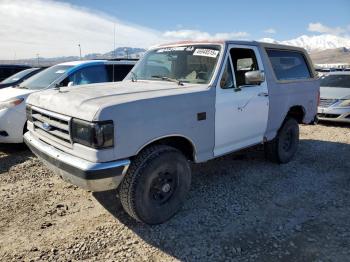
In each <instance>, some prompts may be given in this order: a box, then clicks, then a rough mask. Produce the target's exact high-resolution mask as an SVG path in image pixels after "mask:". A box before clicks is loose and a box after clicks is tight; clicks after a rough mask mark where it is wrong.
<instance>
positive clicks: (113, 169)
mask: <svg viewBox="0 0 350 262" xmlns="http://www.w3.org/2000/svg"><path fill="white" fill-rule="evenodd" d="M24 142H25V143H26V144H27V145H28V147H29V148H30V150H31V151H32V152H33V153H34V154H35V155H36V156H37V157H38V158H39V159H40V160H41V161H42V162H43V163H44V164H45V165H46V166H47V167H49V169H51V170H52V171H54V172H55V173H56V174H58V175H59V176H61V177H62V178H63V179H64V180H65V181H67V182H69V183H71V184H74V185H76V186H78V187H81V188H83V189H86V190H89V191H95V192H98V191H106V190H111V189H115V188H117V187H118V186H119V184H120V183H121V181H122V180H123V178H124V176H125V174H126V171H127V170H128V167H129V165H130V160H128V159H126V160H118V161H113V162H106V163H93V162H90V161H87V160H84V159H81V158H78V157H75V156H72V155H69V154H67V153H65V152H63V151H61V150H58V149H57V148H55V147H53V146H50V145H48V144H46V143H44V142H42V141H40V140H39V139H37V138H35V137H34V136H33V135H32V134H31V133H30V132H27V133H26V134H25V135H24Z"/></svg>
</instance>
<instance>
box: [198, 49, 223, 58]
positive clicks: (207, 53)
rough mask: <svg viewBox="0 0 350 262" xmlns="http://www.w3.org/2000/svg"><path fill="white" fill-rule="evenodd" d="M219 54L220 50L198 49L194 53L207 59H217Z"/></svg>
mask: <svg viewBox="0 0 350 262" xmlns="http://www.w3.org/2000/svg"><path fill="white" fill-rule="evenodd" d="M218 54H219V51H218V50H213V49H200V48H198V49H196V51H194V53H193V55H196V56H207V57H213V58H215V57H217V56H218Z"/></svg>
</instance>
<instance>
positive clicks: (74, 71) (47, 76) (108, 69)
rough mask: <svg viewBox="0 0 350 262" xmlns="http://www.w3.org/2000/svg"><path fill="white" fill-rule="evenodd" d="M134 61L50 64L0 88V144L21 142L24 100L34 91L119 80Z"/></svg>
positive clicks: (23, 126)
mask: <svg viewBox="0 0 350 262" xmlns="http://www.w3.org/2000/svg"><path fill="white" fill-rule="evenodd" d="M135 63H136V61H128V60H118V61H107V60H92V61H75V62H67V63H62V64H58V65H55V66H52V67H49V68H47V69H45V70H43V71H41V72H40V73H38V74H36V75H34V76H32V77H31V78H29V79H27V80H26V81H24V82H22V83H21V84H20V85H18V86H16V87H13V88H12V87H7V88H3V89H1V90H0V143H22V142H23V133H24V132H25V130H26V120H27V119H26V113H25V100H26V99H27V97H28V96H29V95H30V94H32V93H35V92H38V91H41V90H44V89H50V88H60V87H63V86H69V87H72V86H78V85H86V84H92V83H102V82H113V81H120V80H122V79H123V78H124V77H125V76H126V75H127V74H128V73H129V71H130V70H131V69H132V67H133V66H134V64H135Z"/></svg>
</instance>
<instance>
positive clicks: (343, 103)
mask: <svg viewBox="0 0 350 262" xmlns="http://www.w3.org/2000/svg"><path fill="white" fill-rule="evenodd" d="M339 106H341V107H347V106H350V99H348V100H343V101H342V102H341V103H340V104H339Z"/></svg>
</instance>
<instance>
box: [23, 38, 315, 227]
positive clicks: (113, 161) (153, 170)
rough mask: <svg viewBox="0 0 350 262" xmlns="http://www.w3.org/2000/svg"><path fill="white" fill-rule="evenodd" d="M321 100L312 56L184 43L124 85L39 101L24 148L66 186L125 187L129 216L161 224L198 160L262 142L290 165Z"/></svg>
mask: <svg viewBox="0 0 350 262" xmlns="http://www.w3.org/2000/svg"><path fill="white" fill-rule="evenodd" d="M318 100H319V81H318V79H317V77H316V74H315V72H314V69H313V65H312V62H311V61H310V58H309V56H308V54H307V53H306V52H305V50H303V49H300V48H296V47H290V46H282V45H274V44H266V43H259V42H250V41H249V42H248V41H215V42H210V41H207V42H181V43H176V44H169V45H162V46H158V47H154V48H152V49H151V50H149V51H148V52H147V53H146V54H145V55H144V57H143V58H142V59H141V60H140V61H139V62H138V63H137V64H136V66H135V67H134V68H133V70H132V71H131V72H130V73H129V75H128V76H127V77H126V78H125V79H124V81H122V82H119V83H105V84H96V85H91V86H82V87H77V88H74V89H70V88H65V87H62V88H60V89H56V90H48V91H43V92H39V93H35V94H33V95H31V96H30V97H29V99H28V101H27V116H28V124H27V126H28V130H29V131H28V132H27V133H26V134H25V141H26V143H27V145H28V146H29V147H30V149H31V150H32V151H33V152H34V153H35V154H36V155H37V156H38V157H39V158H40V159H41V160H42V161H43V162H44V163H46V164H47V165H48V166H49V167H50V168H51V169H52V170H54V171H55V172H56V173H57V174H59V175H60V176H61V177H62V178H64V179H65V180H66V181H68V182H70V183H72V184H75V185H77V186H80V187H82V188H85V189H87V190H90V191H105V190H111V189H116V188H117V189H118V190H117V191H118V194H119V197H120V200H121V203H122V206H123V207H124V209H125V211H126V212H127V213H128V214H129V215H130V216H132V217H133V218H135V219H137V220H139V221H142V222H144V223H148V224H158V223H162V222H164V221H166V220H168V219H169V218H171V217H172V216H173V215H174V214H175V213H176V212H177V211H178V210H179V208H180V207H181V205H182V203H183V202H184V200H185V198H186V194H187V192H188V191H189V189H190V182H191V168H190V162H194V163H199V162H204V161H207V160H210V159H213V158H216V157H219V156H222V155H225V154H228V153H231V152H234V151H237V150H240V149H242V148H246V147H250V146H253V145H257V144H264V146H265V152H266V156H267V158H268V159H270V160H273V161H274V162H277V163H286V162H288V161H290V160H291V159H292V158H293V156H294V155H295V153H296V151H297V147H298V141H299V128H298V124H299V123H312V122H313V121H315V116H316V113H317V105H318Z"/></svg>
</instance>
